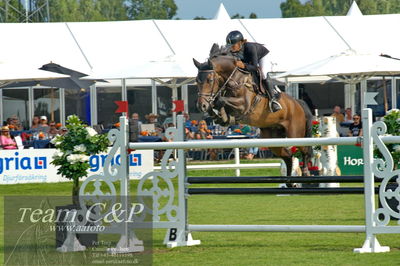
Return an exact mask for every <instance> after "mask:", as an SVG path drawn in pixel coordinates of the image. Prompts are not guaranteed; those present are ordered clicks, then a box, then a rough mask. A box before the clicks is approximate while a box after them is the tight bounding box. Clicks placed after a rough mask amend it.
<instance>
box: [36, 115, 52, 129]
mask: <svg viewBox="0 0 400 266" xmlns="http://www.w3.org/2000/svg"><path fill="white" fill-rule="evenodd" d="M37 129H38V130H37V131H42V132H47V131H48V130H49V125H48V124H47V117H46V116H45V115H42V116H41V117H40V122H39V126H38V127H37Z"/></svg>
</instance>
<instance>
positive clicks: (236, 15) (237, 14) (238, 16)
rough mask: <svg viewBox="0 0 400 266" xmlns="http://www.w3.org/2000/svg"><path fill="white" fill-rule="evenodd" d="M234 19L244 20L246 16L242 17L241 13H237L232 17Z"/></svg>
mask: <svg viewBox="0 0 400 266" xmlns="http://www.w3.org/2000/svg"><path fill="white" fill-rule="evenodd" d="M231 18H232V19H235V18H244V16H242V15H240V14H239V13H236V14H235V15H233V16H231Z"/></svg>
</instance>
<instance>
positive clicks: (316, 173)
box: [301, 170, 319, 187]
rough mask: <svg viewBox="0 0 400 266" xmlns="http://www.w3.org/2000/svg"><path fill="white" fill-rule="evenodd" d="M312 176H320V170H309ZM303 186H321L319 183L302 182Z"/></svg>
mask: <svg viewBox="0 0 400 266" xmlns="http://www.w3.org/2000/svg"><path fill="white" fill-rule="evenodd" d="M309 171H310V175H311V176H319V170H309ZM301 187H319V183H302V184H301Z"/></svg>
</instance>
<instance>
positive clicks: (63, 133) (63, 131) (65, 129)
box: [59, 127, 68, 136]
mask: <svg viewBox="0 0 400 266" xmlns="http://www.w3.org/2000/svg"><path fill="white" fill-rule="evenodd" d="M59 132H60V135H61V136H62V135H65V134H67V132H68V129H67V128H66V127H61V128H60V131H59Z"/></svg>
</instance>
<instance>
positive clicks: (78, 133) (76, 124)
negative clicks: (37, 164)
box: [51, 115, 109, 205]
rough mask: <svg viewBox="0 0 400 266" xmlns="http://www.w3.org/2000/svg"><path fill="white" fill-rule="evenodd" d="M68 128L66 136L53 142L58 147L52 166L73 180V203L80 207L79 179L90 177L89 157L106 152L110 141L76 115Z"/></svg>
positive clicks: (70, 118) (67, 122) (67, 123)
mask: <svg viewBox="0 0 400 266" xmlns="http://www.w3.org/2000/svg"><path fill="white" fill-rule="evenodd" d="M66 128H67V130H68V131H67V133H66V134H64V135H57V136H55V137H54V138H53V139H52V140H51V143H52V144H53V145H54V146H55V147H56V152H55V154H54V155H53V161H52V162H51V164H53V165H55V166H58V170H57V174H60V175H62V176H63V177H65V178H68V179H71V180H72V182H73V186H72V202H73V204H74V205H79V179H80V178H82V177H86V176H87V175H88V169H89V168H90V165H89V156H91V155H95V154H98V153H101V152H104V151H106V150H107V148H108V146H109V140H108V138H107V135H106V134H97V132H96V130H94V129H93V128H91V127H89V126H87V125H85V124H83V122H82V121H81V120H80V119H79V117H78V116H76V115H70V116H68V118H67V121H66Z"/></svg>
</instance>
